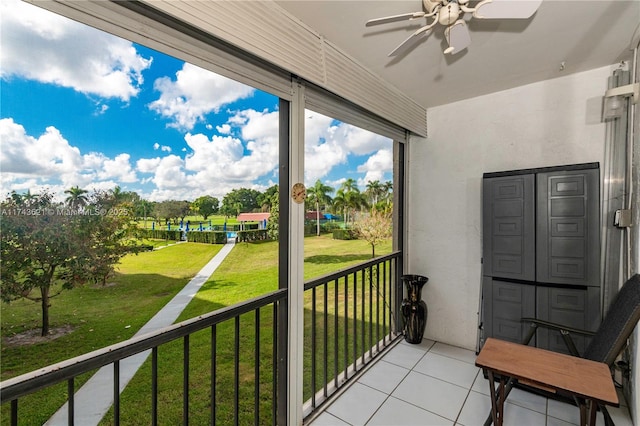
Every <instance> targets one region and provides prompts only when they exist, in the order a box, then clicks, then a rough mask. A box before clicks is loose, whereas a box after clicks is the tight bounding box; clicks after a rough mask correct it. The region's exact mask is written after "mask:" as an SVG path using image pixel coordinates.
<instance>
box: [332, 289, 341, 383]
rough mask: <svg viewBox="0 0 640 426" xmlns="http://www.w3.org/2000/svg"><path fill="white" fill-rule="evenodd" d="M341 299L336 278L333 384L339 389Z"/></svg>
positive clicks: (334, 291)
mask: <svg viewBox="0 0 640 426" xmlns="http://www.w3.org/2000/svg"><path fill="white" fill-rule="evenodd" d="M339 298H340V286H339V280H338V279H337V278H336V279H335V280H334V281H333V384H334V386H335V387H336V389H337V388H338V354H339V349H340V347H339V345H340V341H339V339H338V320H339V319H340V315H338V312H339V310H338V300H339Z"/></svg>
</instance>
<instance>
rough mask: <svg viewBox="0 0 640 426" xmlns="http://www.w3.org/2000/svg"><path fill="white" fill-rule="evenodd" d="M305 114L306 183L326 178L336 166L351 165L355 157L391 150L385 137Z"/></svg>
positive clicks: (318, 115)
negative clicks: (352, 156)
mask: <svg viewBox="0 0 640 426" xmlns="http://www.w3.org/2000/svg"><path fill="white" fill-rule="evenodd" d="M305 115H306V120H305V181H306V182H307V183H309V184H312V183H313V182H315V181H316V180H317V179H322V178H323V177H324V176H326V175H327V174H329V173H330V172H331V170H332V169H333V168H334V167H335V166H337V165H339V164H347V162H348V161H349V156H350V155H352V154H355V155H367V154H371V153H375V152H377V151H379V150H383V149H387V150H388V149H390V146H391V141H390V139H388V138H386V137H384V136H380V135H377V134H375V133H372V132H369V131H367V130H364V129H361V128H358V127H355V126H352V125H350V124H346V123H340V122H336V121H335V120H334V119H332V118H330V117H326V116H324V115H322V114H318V113H316V112H313V111H306V113H305ZM358 171H361V170H358ZM366 171H367V170H364V169H363V170H362V172H366ZM365 179H366V178H365Z"/></svg>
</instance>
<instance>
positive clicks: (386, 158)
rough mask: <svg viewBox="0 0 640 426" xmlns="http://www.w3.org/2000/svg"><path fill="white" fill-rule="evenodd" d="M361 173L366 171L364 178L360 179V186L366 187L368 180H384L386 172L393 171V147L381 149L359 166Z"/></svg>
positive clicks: (358, 169)
mask: <svg viewBox="0 0 640 426" xmlns="http://www.w3.org/2000/svg"><path fill="white" fill-rule="evenodd" d="M357 171H358V172H359V173H365V175H364V178H362V179H359V180H358V186H360V187H364V186H366V185H367V182H373V181H376V180H378V181H380V182H383V181H384V180H385V179H384V175H385V173H389V172H393V153H392V152H391V149H381V150H379V151H378V152H376V153H375V154H373V155H372V156H371V157H369V158H368V159H367V161H366V162H365V163H364V164H361V165H359V166H358V168H357Z"/></svg>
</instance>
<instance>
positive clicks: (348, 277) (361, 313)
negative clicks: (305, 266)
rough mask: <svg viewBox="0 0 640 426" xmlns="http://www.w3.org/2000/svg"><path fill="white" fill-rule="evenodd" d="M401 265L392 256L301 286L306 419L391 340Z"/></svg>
mask: <svg viewBox="0 0 640 426" xmlns="http://www.w3.org/2000/svg"><path fill="white" fill-rule="evenodd" d="M401 262H402V257H401V252H395V253H392V254H390V255H388V256H384V257H379V258H376V259H373V260H371V261H369V262H366V263H362V264H359V265H356V266H354V267H351V268H349V269H344V270H341V271H339V272H336V273H332V274H329V275H326V276H323V277H320V278H316V279H313V280H311V281H309V282H307V283H305V286H304V287H305V345H304V347H305V364H304V371H305V374H304V383H303V386H304V387H303V389H304V393H305V395H304V397H305V398H304V399H305V401H306V403H305V404H304V407H303V413H304V415H305V416H306V417H309V416H310V415H311V414H312V413H313V412H314V411H315V410H316V409H317V408H319V407H320V406H321V405H322V404H323V403H324V402H326V401H327V400H328V399H329V398H330V397H331V395H333V394H334V393H335V392H336V391H338V390H339V389H340V388H341V387H343V386H344V385H346V384H347V383H348V382H349V380H350V379H352V378H353V377H354V376H355V375H357V373H358V372H360V371H361V370H362V369H363V368H364V367H365V366H367V365H368V364H369V363H370V362H372V361H373V360H374V359H375V357H376V355H378V354H380V353H381V351H383V350H384V349H385V348H386V347H387V346H388V345H389V344H391V343H392V342H393V340H395V338H396V336H397V335H398V331H399V330H400V325H399V324H398V318H397V316H396V313H398V312H399V303H400V300H401V299H402V297H401V296H402V293H401V291H402V288H401V287H400V286H399V285H398V283H399V282H400V279H399V277H400V274H401Z"/></svg>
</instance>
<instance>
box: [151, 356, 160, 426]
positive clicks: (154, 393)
mask: <svg viewBox="0 0 640 426" xmlns="http://www.w3.org/2000/svg"><path fill="white" fill-rule="evenodd" d="M151 424H152V425H153V426H157V425H158V347H157V346H155V347H154V348H153V349H151Z"/></svg>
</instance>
